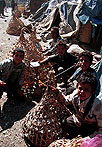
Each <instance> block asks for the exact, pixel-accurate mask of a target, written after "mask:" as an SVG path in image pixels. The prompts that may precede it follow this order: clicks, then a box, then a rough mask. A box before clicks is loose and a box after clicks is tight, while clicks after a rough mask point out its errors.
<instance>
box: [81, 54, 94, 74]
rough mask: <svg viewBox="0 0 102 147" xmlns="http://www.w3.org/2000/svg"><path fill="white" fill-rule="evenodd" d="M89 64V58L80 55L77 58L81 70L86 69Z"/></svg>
mask: <svg viewBox="0 0 102 147" xmlns="http://www.w3.org/2000/svg"><path fill="white" fill-rule="evenodd" d="M90 65H91V62H90V60H89V59H88V57H86V56H82V57H80V59H79V66H80V67H81V68H82V70H83V71H86V70H87V69H88V68H89V67H90Z"/></svg>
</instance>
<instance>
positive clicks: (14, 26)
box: [6, 16, 24, 35]
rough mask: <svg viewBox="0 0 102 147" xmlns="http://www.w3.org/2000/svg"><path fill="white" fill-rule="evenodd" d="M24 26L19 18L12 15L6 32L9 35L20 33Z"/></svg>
mask: <svg viewBox="0 0 102 147" xmlns="http://www.w3.org/2000/svg"><path fill="white" fill-rule="evenodd" d="M23 27H24V23H23V21H22V20H21V19H19V18H17V17H15V16H13V18H12V19H11V21H10V22H9V25H8V27H7V30H6V32H7V33H8V34H10V35H20V33H21V29H22V28H23Z"/></svg>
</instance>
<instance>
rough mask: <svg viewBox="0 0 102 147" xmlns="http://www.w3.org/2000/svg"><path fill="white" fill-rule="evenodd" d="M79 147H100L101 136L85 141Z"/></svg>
mask: <svg viewBox="0 0 102 147" xmlns="http://www.w3.org/2000/svg"><path fill="white" fill-rule="evenodd" d="M80 147H102V134H98V135H96V136H95V137H93V138H91V139H85V140H84V142H83V143H82V145H81V146H80Z"/></svg>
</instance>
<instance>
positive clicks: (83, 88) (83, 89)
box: [78, 83, 93, 100]
mask: <svg viewBox="0 0 102 147" xmlns="http://www.w3.org/2000/svg"><path fill="white" fill-rule="evenodd" d="M92 93H93V91H92V88H91V85H90V84H88V83H86V84H82V83H79V84H78V96H79V97H80V99H81V100H86V99H88V98H89V97H90V96H91V95H92Z"/></svg>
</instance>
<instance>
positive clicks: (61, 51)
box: [57, 45, 66, 56]
mask: <svg viewBox="0 0 102 147" xmlns="http://www.w3.org/2000/svg"><path fill="white" fill-rule="evenodd" d="M57 52H58V54H59V55H60V56H63V55H64V53H65V52H66V48H65V46H64V45H58V46H57Z"/></svg>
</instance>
